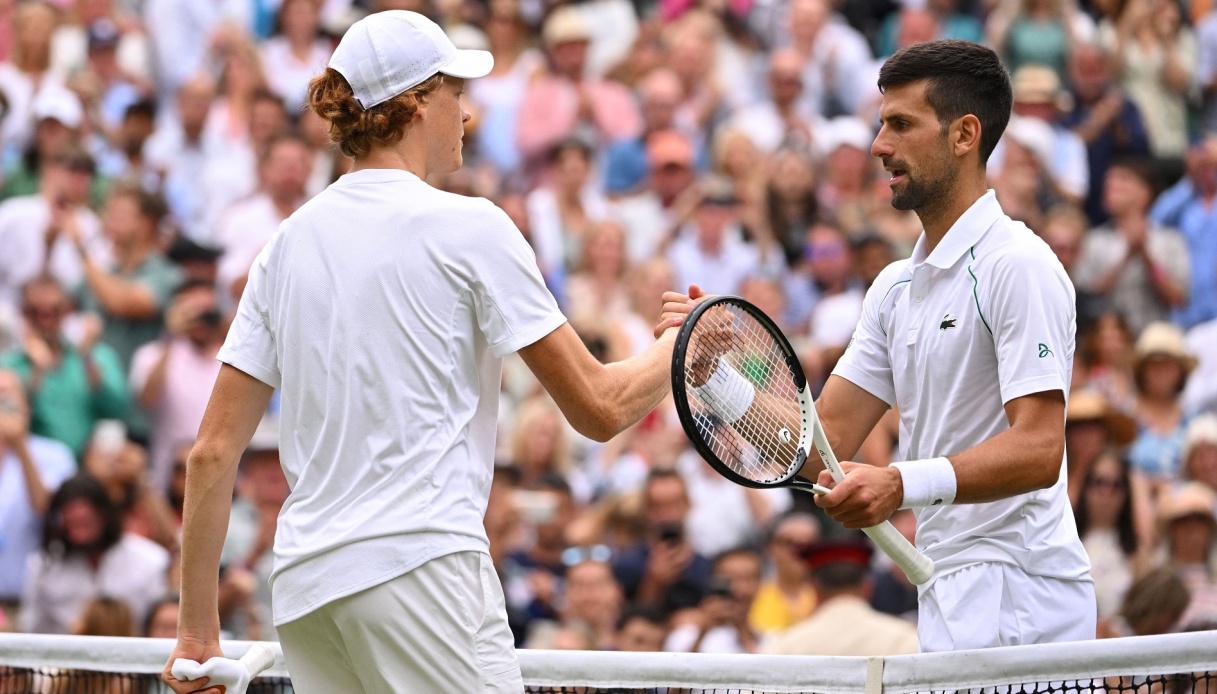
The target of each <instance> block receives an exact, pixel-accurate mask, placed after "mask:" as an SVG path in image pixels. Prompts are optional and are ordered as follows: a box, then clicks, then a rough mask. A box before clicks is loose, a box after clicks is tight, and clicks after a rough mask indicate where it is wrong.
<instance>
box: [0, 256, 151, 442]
mask: <svg viewBox="0 0 1217 694" xmlns="http://www.w3.org/2000/svg"><path fill="white" fill-rule="evenodd" d="M71 310H72V304H71V300H70V299H69V298H68V294H67V292H66V291H64V288H63V286H62V285H60V284H59V282H58V281H57V280H56V279H55V278H54V277H51V276H50V275H40V276H38V277H35V278H34V279H32V280H30V281H29V282H26V283H25V285H24V286H22V288H21V312H22V314H23V315H24V316H25V320H26V327H25V338H24V342H23V345H22V347H21V349H19V350H14V351H11V352H8V353H5V354H0V368H6V369H11V370H12V371H13V372H14V373H16V374H17V375H18V376H20V378H21V381H22V383H23V385H24V386H25V390H26V392H27V393H29V400H30V410H31V418H30V430H31V431H32V432H34V433H35V434H39V435H41V436H46V437H48V438H52V439H55V440H57V441H61V442H63V443H64V444H66V445H67V446H68V447H69V448H71V449H72V452H73V454H74V455H75V456H76V458H77V459H78V460H80V459H82V458H83V456H84V450H85V443H86V442H87V441H88V438H89V434H90V433H91V432H92V431H93V424H94V423H95V422H97V420H99V419H115V418H120V417H123V416H124V415H125V414H126V413H127V408H128V407H129V406H130V404H131V398H130V397H129V396H128V394H127V388H126V385H125V383H124V379H123V365H122V363H121V362H120V361H119V356H118V354H117V353H116V352H115V351H114V350H113V349H112V348H110V346H108V345H105V344H98V343H97V338H98V337H99V336H100V333H101V324H100V323H99V322H97V321H96V320H92V321H86V322H85V324H84V334H83V335H82V336H81V338H80V340H79V341H77V342H75V343H73V341H71V340H69V339H68V338H67V336H66V335H65V334H64V321H65V319H67V318H68V316H69V315H70V314H71Z"/></svg>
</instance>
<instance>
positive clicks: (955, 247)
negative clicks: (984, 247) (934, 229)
mask: <svg viewBox="0 0 1217 694" xmlns="http://www.w3.org/2000/svg"><path fill="white" fill-rule="evenodd" d="M1003 214H1005V213H1004V212H1002V209H1001V205H1000V204H998V202H997V193H995V192H994V191H993V190H992V189H990V190H989V191H988V192H986V193H985V194H984V195H982V196H980V198H978V199H977V200H976V202H974V203H972V206H971V207H969V208H968V209H967V210H966V211H965V212H964V213H963V214H962V215H960V216H959V219H957V220H955V223H954V224H952V225H951V228H950V229H948V230H947V233H946V236H943V237H942V241H939V242H938V245H937V246H935V247H934V251H933V252H932V253H930V254H929V257H926V249H925V232H924V231H923V232H921V236H920V237H918V239H917V245H916V246H914V247H913V255H912V258H911V260H912V261H913V265H920V264H921V263H923V262H926V263H929V264H930V265H933V266H934V267H936V268H940V269H943V270H946V269H949V268H951V267H953V266H954V265H955V263H956V261H958V260H959V259H960V258H961V257H963V254H964V253H967V252H968V249H969V248H971V247H972V246H975V245H976V243H977V242H978V241H980V239H981V237H982V236H984V235H985V232H987V231H988V230H989V227H992V226H993V224H994V223H995V222H996V221H997V220H998V219H1000V218H1001V216H1002V215H1003Z"/></svg>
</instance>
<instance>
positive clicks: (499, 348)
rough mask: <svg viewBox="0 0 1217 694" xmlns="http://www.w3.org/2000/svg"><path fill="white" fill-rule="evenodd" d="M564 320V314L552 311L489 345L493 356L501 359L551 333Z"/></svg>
mask: <svg viewBox="0 0 1217 694" xmlns="http://www.w3.org/2000/svg"><path fill="white" fill-rule="evenodd" d="M565 322H566V316H564V315H562V314H561V313H554V314H553V315H550V316H548V317H546V318H545V319H543V320H541V321H539V322H538V323H536V324H535V325H533V326H532V327H530V328H528V329H526V330H522V331H520V332H518V333H516V334H515V335H512V336H511V337H509V338H507V339H506V340H503V341H502V342H499V343H498V344H494V345H491V346H490V351H491V352H493V353H494V356H495V357H497V358H499V359H502V358H503V357H506V356H507V355H508V354H511V353H513V352H518V351H519V350H521V349H523V348H524V347H527V346H528V345H531V344H532V343H534V342H536V341H538V340H540V339H541V338H543V337H545V336H546V335H548V334H550V333H552V332H553V331H555V330H557V329H558V328H560V327H561V326H562V324H563V323H565Z"/></svg>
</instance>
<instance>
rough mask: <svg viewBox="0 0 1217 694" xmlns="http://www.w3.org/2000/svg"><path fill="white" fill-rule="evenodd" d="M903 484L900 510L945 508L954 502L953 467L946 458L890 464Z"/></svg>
mask: <svg viewBox="0 0 1217 694" xmlns="http://www.w3.org/2000/svg"><path fill="white" fill-rule="evenodd" d="M892 467H894V468H896V469H897V470H899V471H900V479H901V480H903V482H904V501H903V502H901V504H900V508H917V507H919V506H945V505H946V504H949V503H952V502H954V501H955V491H956V489H955V483H956V482H955V467H954V466H953V465H951V461H949V460H947V459H946V458H930V459H929V460H907V461H905V462H902V463H892Z"/></svg>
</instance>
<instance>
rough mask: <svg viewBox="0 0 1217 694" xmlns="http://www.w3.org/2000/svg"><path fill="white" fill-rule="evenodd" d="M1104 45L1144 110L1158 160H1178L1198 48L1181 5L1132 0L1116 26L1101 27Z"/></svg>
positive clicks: (1100, 38) (1184, 138) (1166, 0)
mask: <svg viewBox="0 0 1217 694" xmlns="http://www.w3.org/2000/svg"><path fill="white" fill-rule="evenodd" d="M1098 41H1099V45H1101V46H1102V47H1103V48H1104V49H1105V50H1107V51H1108V52H1109V53H1110V54H1111V56H1112V58H1113V60H1114V62H1115V65H1116V66H1117V74H1118V75H1119V77H1118V79H1119V81H1120V85H1121V86H1122V87H1123V88H1124V91H1125V92H1126V93H1127V94H1128V97H1129V98H1130V99H1132V101H1133V103H1135V104H1136V105H1137V108H1138V109H1139V110H1140V111H1141V117H1142V118H1143V119H1144V121H1145V128H1146V132H1147V133H1148V134H1149V148H1150V151H1151V152H1153V154H1154V156H1155V157H1159V158H1162V159H1165V160H1170V159H1178V158H1179V157H1182V156H1183V153H1184V151H1185V150H1186V149H1187V140H1188V138H1187V95H1188V92H1190V91H1191V89H1192V76H1193V74H1194V73H1195V71H1196V62H1197V59H1198V57H1199V56H1198V49H1197V47H1196V35H1195V33H1194V32H1193V31H1192V30H1191V28H1189V27H1188V26H1187V25H1185V24H1184V23H1183V9H1182V8H1181V7H1180V5H1179V2H1178V0H1128V1H1127V2H1125V3H1123V9H1122V11H1121V12H1120V14H1119V16H1118V17H1117V18H1116V21H1115V24H1114V25H1107V26H1103V27H1100V30H1099V33H1098Z"/></svg>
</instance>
